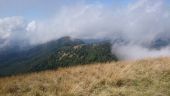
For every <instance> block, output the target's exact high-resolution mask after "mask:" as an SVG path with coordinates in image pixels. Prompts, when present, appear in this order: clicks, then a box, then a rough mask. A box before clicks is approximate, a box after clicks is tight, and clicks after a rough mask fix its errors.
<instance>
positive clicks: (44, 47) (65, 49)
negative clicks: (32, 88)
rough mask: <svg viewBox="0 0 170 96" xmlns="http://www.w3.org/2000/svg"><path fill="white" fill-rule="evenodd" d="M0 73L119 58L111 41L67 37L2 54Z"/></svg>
mask: <svg viewBox="0 0 170 96" xmlns="http://www.w3.org/2000/svg"><path fill="white" fill-rule="evenodd" d="M0 57H2V58H3V59H2V58H1V59H0V62H1V64H0V75H1V76H6V75H14V74H21V73H28V72H37V71H43V70H50V69H57V68H59V67H70V66H76V65H83V64H91V63H95V62H110V61H117V57H116V56H115V55H114V54H112V53H111V44H110V42H109V41H100V42H93V43H85V42H84V41H83V40H80V39H71V38H70V37H63V38H60V39H58V40H54V41H50V42H47V43H45V44H41V45H37V46H33V47H31V48H29V49H28V50H24V51H19V52H16V51H11V52H6V53H3V55H1V54H0Z"/></svg>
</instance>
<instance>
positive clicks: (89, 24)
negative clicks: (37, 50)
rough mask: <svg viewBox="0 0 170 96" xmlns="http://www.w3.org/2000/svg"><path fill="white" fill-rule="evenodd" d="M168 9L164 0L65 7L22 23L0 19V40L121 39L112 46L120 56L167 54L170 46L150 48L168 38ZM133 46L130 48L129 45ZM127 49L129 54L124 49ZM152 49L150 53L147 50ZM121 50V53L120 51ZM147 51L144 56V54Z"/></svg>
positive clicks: (11, 18) (31, 41)
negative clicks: (113, 5) (160, 40)
mask: <svg viewBox="0 0 170 96" xmlns="http://www.w3.org/2000/svg"><path fill="white" fill-rule="evenodd" d="M169 14H170V10H169V8H166V6H165V1H164V0H137V1H136V2H135V3H132V4H129V5H128V6H124V7H123V8H114V7H107V6H106V5H103V4H100V3H98V4H82V3H81V4H79V5H72V6H64V7H63V8H61V10H60V11H59V12H58V13H57V14H56V15H55V16H54V17H52V18H48V19H47V20H42V21H36V20H34V21H31V22H25V21H24V20H23V19H22V18H21V17H8V18H3V19H0V39H7V40H9V41H11V40H12V41H14V40H18V38H19V40H24V39H25V40H29V42H30V43H31V44H38V43H44V42H47V41H50V40H53V39H57V38H60V37H62V36H66V35H69V36H72V37H75V38H108V39H112V40H114V39H115V38H120V37H121V39H123V40H125V41H126V42H129V44H127V45H126V46H120V45H119V44H118V45H119V46H120V47H119V46H116V47H115V46H113V49H115V48H116V49H115V50H117V52H118V53H117V54H119V56H121V57H122V58H123V59H131V58H136V57H139V58H143V57H145V56H151V57H152V56H160V55H163V54H165V55H170V54H167V53H166V52H169V48H163V49H161V50H150V49H149V48H147V47H146V46H147V45H149V44H150V43H151V42H153V40H155V38H157V37H158V36H159V35H163V34H166V36H165V35H163V37H166V38H170V37H169V36H170V32H169V31H170V27H169V25H170V15H169ZM130 46H133V47H130ZM126 48H127V49H128V50H129V51H128V53H126V52H124V51H127V50H126ZM150 51H151V52H150ZM119 52H121V53H119ZM146 54H147V55H146Z"/></svg>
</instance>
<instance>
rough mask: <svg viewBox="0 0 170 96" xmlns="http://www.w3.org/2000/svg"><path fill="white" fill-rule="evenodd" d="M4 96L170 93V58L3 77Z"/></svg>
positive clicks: (151, 95) (0, 87)
mask: <svg viewBox="0 0 170 96" xmlns="http://www.w3.org/2000/svg"><path fill="white" fill-rule="evenodd" d="M0 95H1V96H170V58H157V59H146V60H139V61H121V62H112V63H107V64H94V65H85V66H77V67H71V68H61V69H58V70H53V71H45V72H40V73H32V74H27V75H21V76H12V77H5V78H0Z"/></svg>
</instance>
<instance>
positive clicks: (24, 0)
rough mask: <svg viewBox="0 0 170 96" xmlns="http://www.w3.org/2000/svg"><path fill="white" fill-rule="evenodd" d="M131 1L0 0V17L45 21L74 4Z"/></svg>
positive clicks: (124, 0)
mask: <svg viewBox="0 0 170 96" xmlns="http://www.w3.org/2000/svg"><path fill="white" fill-rule="evenodd" d="M129 2H132V0H0V13H3V14H0V17H6V16H23V17H25V18H26V19H27V20H33V19H36V20H37V19H38V20H39V19H45V18H48V17H50V16H53V15H54V14H57V11H59V10H60V9H61V8H62V7H64V6H71V5H75V4H81V3H86V4H97V3H102V4H103V5H105V6H124V5H127V4H128V3H129Z"/></svg>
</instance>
